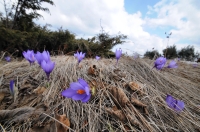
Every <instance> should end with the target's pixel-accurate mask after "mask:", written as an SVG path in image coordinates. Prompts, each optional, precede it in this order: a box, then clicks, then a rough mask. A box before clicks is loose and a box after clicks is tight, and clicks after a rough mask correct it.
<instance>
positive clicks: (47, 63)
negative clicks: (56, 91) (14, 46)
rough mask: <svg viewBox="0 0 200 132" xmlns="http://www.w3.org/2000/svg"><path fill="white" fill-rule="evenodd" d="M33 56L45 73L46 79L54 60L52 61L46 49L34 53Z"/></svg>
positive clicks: (52, 67) (51, 69) (53, 65)
mask: <svg viewBox="0 0 200 132" xmlns="http://www.w3.org/2000/svg"><path fill="white" fill-rule="evenodd" d="M35 58H36V60H37V62H38V64H39V65H40V66H41V68H42V69H43V70H44V72H45V73H46V75H47V79H48V80H49V76H50V73H51V72H52V71H53V69H54V67H55V62H52V61H51V59H50V54H49V52H48V51H43V52H42V53H40V52H37V53H36V54H35Z"/></svg>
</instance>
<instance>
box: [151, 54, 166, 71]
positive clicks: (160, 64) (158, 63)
mask: <svg viewBox="0 0 200 132" xmlns="http://www.w3.org/2000/svg"><path fill="white" fill-rule="evenodd" d="M166 61H167V60H166V58H164V57H159V58H157V59H156V61H155V62H154V67H155V68H156V69H157V70H161V69H162V68H163V67H164V65H165V63H166ZM154 67H153V68H154Z"/></svg>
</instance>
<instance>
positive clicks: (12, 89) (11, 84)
mask: <svg viewBox="0 0 200 132" xmlns="http://www.w3.org/2000/svg"><path fill="white" fill-rule="evenodd" d="M10 92H11V94H14V81H13V80H11V81H10Z"/></svg>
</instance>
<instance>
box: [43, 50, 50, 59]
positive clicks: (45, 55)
mask: <svg viewBox="0 0 200 132" xmlns="http://www.w3.org/2000/svg"><path fill="white" fill-rule="evenodd" d="M42 59H43V60H45V61H46V62H48V61H50V54H49V51H43V52H42Z"/></svg>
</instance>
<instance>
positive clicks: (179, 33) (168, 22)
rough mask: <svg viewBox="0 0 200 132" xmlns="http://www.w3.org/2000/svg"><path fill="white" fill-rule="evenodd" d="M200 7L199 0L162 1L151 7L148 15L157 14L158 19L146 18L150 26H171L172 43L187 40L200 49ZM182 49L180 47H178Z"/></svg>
mask: <svg viewBox="0 0 200 132" xmlns="http://www.w3.org/2000/svg"><path fill="white" fill-rule="evenodd" d="M196 5H200V1H199V0H175V1H173V2H171V1H170V2H169V1H168V0H162V1H160V2H158V3H157V4H156V5H154V6H153V7H149V12H148V14H153V13H156V14H157V17H156V18H148V17H146V19H145V20H146V21H147V24H148V26H152V27H162V26H171V27H173V29H172V30H171V32H172V33H173V35H172V36H171V40H170V41H171V42H172V43H176V44H177V45H182V44H181V43H180V44H179V41H181V40H187V41H190V42H191V43H192V45H194V46H195V48H196V49H200V38H199V34H200V24H199V23H200V10H199V7H198V6H196ZM191 43H190V44H191ZM178 47H180V46H178Z"/></svg>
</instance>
